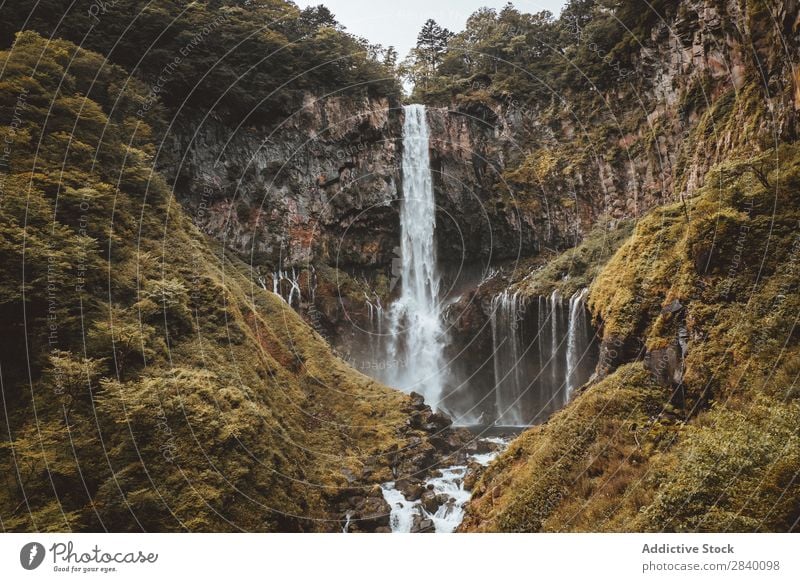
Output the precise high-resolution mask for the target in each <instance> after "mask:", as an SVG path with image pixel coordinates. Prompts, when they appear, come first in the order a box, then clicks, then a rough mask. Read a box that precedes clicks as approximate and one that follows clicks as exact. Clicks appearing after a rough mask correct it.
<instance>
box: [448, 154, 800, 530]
mask: <svg viewBox="0 0 800 582" xmlns="http://www.w3.org/2000/svg"><path fill="white" fill-rule="evenodd" d="M753 167H755V168H764V169H766V173H767V178H768V184H762V183H761V181H760V180H758V179H756V173H755V172H754V171H753ZM770 168H778V169H779V170H778V171H776V170H774V169H772V171H770ZM706 184H707V185H706V187H705V188H703V189H702V190H701V191H700V192H698V193H697V195H696V196H695V197H694V198H693V199H692V200H691V201H690V202H689V204H688V205H687V207H686V208H685V209H684V207H683V206H682V205H681V204H675V205H672V206H667V207H664V208H660V209H656V210H655V211H653V212H652V213H651V214H650V215H648V216H647V217H645V218H644V219H643V220H642V221H641V222H640V223H639V224H638V225H637V228H636V231H635V233H634V235H633V237H632V238H631V239H630V240H629V241H628V242H626V243H625V244H624V245H623V246H622V248H621V249H620V250H619V251H618V252H617V253H616V254H615V256H614V257H613V258H612V259H611V260H610V261H609V262H608V264H607V265H606V266H605V268H604V269H603V270H602V272H601V273H600V275H599V277H598V278H597V280H596V281H595V282H594V284H593V286H592V288H591V294H590V303H591V305H592V308H593V310H594V312H595V313H596V314H597V315H598V316H599V317H601V318H602V321H603V324H604V333H605V335H606V337H607V338H610V337H620V338H626V337H629V336H631V335H635V336H637V337H640V338H641V339H642V340H643V341H644V343H645V345H646V346H647V347H648V349H655V348H660V347H663V346H665V345H668V344H669V343H670V342H674V341H675V338H676V335H677V328H678V326H679V325H680V323H681V322H684V323H685V325H686V327H687V328H688V331H689V345H688V355H687V358H686V363H685V375H684V387H685V390H686V396H687V398H686V406H685V407H684V406H682V405H676V404H674V402H675V399H674V398H673V394H672V389H671V388H669V387H663V386H659V385H658V384H656V383H655V382H654V380H653V378H652V377H651V375H650V374H649V372H647V371H645V369H644V367H643V364H642V362H633V363H630V364H627V365H624V366H622V367H620V368H618V369H617V370H616V371H615V372H614V373H613V374H611V375H610V376H609V377H607V378H606V379H604V380H603V381H601V382H599V383H597V384H594V385H592V386H590V387H588V388H587V389H586V390H584V391H583V393H581V394H580V395H579V396H578V397H577V398H576V399H575V401H574V402H573V403H571V404H570V405H569V406H568V407H567V408H566V409H565V410H563V411H562V412H560V413H559V414H557V415H555V417H554V418H553V419H551V420H550V421H549V422H548V423H547V424H546V425H544V426H540V427H536V428H534V429H532V430H529V431H527V432H526V433H524V434H523V435H522V436H521V437H520V438H519V439H518V440H517V441H516V442H515V443H514V445H513V446H512V447H511V448H510V449H509V450H508V451H507V452H506V453H504V454H503V455H502V456H501V457H500V458H499V460H498V462H497V463H495V464H494V465H493V466H492V467H491V468H490V469H489V470H488V471H487V472H486V474H485V475H484V476H483V477H482V478H481V479H480V481H479V482H478V485H477V489H476V494H475V496H474V498H473V502H472V504H471V506H470V508H469V514H468V517H467V520H466V521H465V524H464V529H466V530H482V531H564V530H568V531H596V530H610V531H629V530H633V531H638V530H646V531H649V530H670V531H671V530H701V531H753V530H766V531H786V530H789V529H792V528H795V529H796V528H797V519H798V517H800V509H799V506H798V501H797V500H798V499H800V482H799V480H798V471H800V453H798V451H800V446H798V445H800V425H798V423H797V418H800V403H799V402H798V389H797V387H796V383H797V375H798V372H800V363H799V362H800V358H799V357H798V356H799V355H800V348H798V339H800V338H798V332H797V327H796V325H795V323H796V318H797V314H798V311H800V289H798V287H800V274H799V271H798V264H797V261H798V252H799V249H800V244H799V242H798V238H797V237H798V235H797V226H798V224H800V207H798V198H797V191H798V188H799V187H800V148H798V147H797V146H788V145H784V146H781V147H780V148H779V149H777V150H774V151H770V152H767V153H766V154H763V155H761V156H758V157H752V154H743V155H742V157H741V158H740V159H731V160H729V161H728V162H726V163H725V164H723V165H721V166H719V167H717V168H716V169H715V171H714V172H712V174H711V175H710V176H709V177H708V179H707V180H706ZM766 186H769V188H767V187H766ZM673 300H678V301H680V303H681V304H682V305H683V306H685V315H684V316H682V317H679V316H676V315H669V314H667V313H662V312H661V309H662V307H665V306H667V305H670V304H671V303H672V302H673ZM682 313H684V312H682Z"/></svg>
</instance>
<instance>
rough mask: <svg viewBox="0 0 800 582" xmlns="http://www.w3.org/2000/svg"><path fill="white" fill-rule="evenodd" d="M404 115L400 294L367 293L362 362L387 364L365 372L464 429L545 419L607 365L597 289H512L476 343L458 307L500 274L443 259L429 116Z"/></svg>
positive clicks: (408, 111)
mask: <svg viewBox="0 0 800 582" xmlns="http://www.w3.org/2000/svg"><path fill="white" fill-rule="evenodd" d="M404 110H405V117H404V122H403V154H402V174H403V191H402V197H401V205H400V229H401V233H400V249H399V254H400V257H399V258H400V260H399V262H398V269H397V273H396V274H397V276H398V280H399V289H398V290H397V291H396V298H395V299H394V301H392V303H391V304H390V305H388V306H384V305H381V303H380V300H379V299H378V298H377V297H370V296H366V295H365V298H364V301H365V305H366V309H367V312H368V314H369V325H370V326H371V330H368V333H369V336H370V337H369V341H367V342H366V343H365V352H366V353H364V354H363V356H364V358H362V361H363V360H364V359H368V360H371V361H373V362H377V363H380V365H375V366H374V368H372V369H370V368H366V369H364V370H363V371H364V372H366V373H367V374H370V375H372V376H374V377H376V378H377V379H379V380H381V381H383V382H384V383H386V384H388V385H390V386H394V387H396V388H399V389H401V390H404V391H406V392H412V391H413V392H417V393H419V394H421V395H422V396H423V397H424V398H425V402H426V403H427V404H429V405H430V406H431V407H432V408H435V409H439V410H443V411H445V412H447V413H448V414H449V415H450V416H451V417H452V418H453V420H454V422H455V424H457V425H460V426H475V427H487V426H509V427H521V426H529V425H532V424H537V423H540V422H544V421H545V420H547V418H548V417H549V416H550V415H551V414H552V413H553V412H555V411H557V410H559V409H560V408H562V407H563V406H564V404H566V402H567V401H568V400H569V398H570V397H571V396H572V395H573V394H574V391H575V389H576V388H578V387H579V386H581V385H582V384H584V383H585V382H586V381H587V380H588V379H589V378H590V376H591V374H592V373H593V371H594V368H595V365H596V363H597V357H598V348H597V344H596V341H595V337H594V336H595V330H594V329H593V328H592V326H591V321H590V317H589V314H588V311H587V309H586V296H587V290H585V289H581V290H579V291H578V292H576V293H575V294H574V295H572V296H571V297H561V296H560V295H559V294H558V293H553V294H551V295H550V296H547V297H537V296H533V297H526V296H525V295H523V294H522V293H519V292H513V291H509V290H506V291H502V292H499V293H497V294H495V295H494V296H493V298H492V299H491V303H490V305H488V306H485V307H484V311H485V312H486V325H483V326H482V327H481V329H480V330H479V331H478V332H473V336H472V337H465V334H463V333H460V332H458V331H457V330H458V327H459V325H458V318H459V317H460V315H461V314H460V313H458V311H457V309H458V305H456V304H455V303H456V302H457V300H458V299H459V297H460V296H461V295H462V294H467V293H469V291H470V290H474V289H475V287H476V286H477V285H479V284H480V283H481V280H482V279H483V280H484V281H485V279H486V278H487V271H489V270H490V269H489V267H488V266H479V265H459V266H458V267H457V268H455V269H454V267H453V265H440V264H439V263H438V262H437V256H436V202H435V198H434V181H433V175H432V172H431V167H430V153H429V147H430V146H429V144H430V135H429V127H428V123H427V119H426V111H425V107H424V106H423V105H408V106H406V107H405V108H404ZM454 270H455V271H457V274H455V275H454V273H453V271H454Z"/></svg>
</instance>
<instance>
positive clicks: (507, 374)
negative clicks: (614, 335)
mask: <svg viewBox="0 0 800 582" xmlns="http://www.w3.org/2000/svg"><path fill="white" fill-rule="evenodd" d="M587 296H588V290H586V289H581V290H579V291H577V292H576V293H574V294H573V295H572V296H571V297H570V298H569V301H567V300H566V298H562V296H561V295H560V294H559V293H558V292H553V293H552V294H550V295H547V296H543V295H540V296H538V297H535V298H530V299H527V298H525V297H524V296H522V294H520V293H512V292H509V291H508V290H506V291H503V292H501V293H498V294H497V295H495V296H494V297H493V298H492V302H491V314H490V316H489V323H490V327H491V333H492V338H491V339H492V350H493V354H492V364H493V366H494V368H493V372H494V390H495V394H494V396H495V412H496V414H495V424H498V425H505V426H520V425H527V424H532V423H537V422H543V421H544V420H546V419H547V418H548V417H549V416H550V415H551V414H552V413H553V412H555V411H556V410H558V409H559V408H561V407H562V406H564V404H566V402H567V401H568V400H569V398H570V396H571V395H572V393H573V392H574V390H575V389H576V388H578V387H579V386H581V385H582V384H583V383H584V382H586V381H587V380H588V379H589V377H590V376H591V374H592V371H593V369H594V366H595V365H596V363H597V355H598V354H597V351H598V350H597V345H596V343H595V341H594V338H593V335H594V332H593V330H592V327H591V323H590V321H589V316H588V312H587V310H586V298H587ZM533 310H536V311H535V312H534V311H533Z"/></svg>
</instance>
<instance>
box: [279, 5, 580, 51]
mask: <svg viewBox="0 0 800 582" xmlns="http://www.w3.org/2000/svg"><path fill="white" fill-rule="evenodd" d="M295 3H296V4H297V5H298V6H300V7H301V8H305V7H306V6H316V5H318V4H324V5H325V6H327V7H328V8H329V9H330V10H331V12H333V13H334V14H335V15H336V19H337V20H338V21H339V22H340V23H341V24H343V25H344V26H345V27H346V28H347V30H348V31H349V32H351V33H352V34H355V35H357V36H363V37H364V38H366V39H368V40H369V41H370V42H372V43H379V44H382V45H383V46H390V45H391V46H394V47H395V48H396V49H397V52H398V54H399V55H400V58H401V59H402V58H403V57H405V56H406V55H407V54H408V51H409V50H411V48H412V47H413V46H414V45H416V43H417V34H418V33H419V30H420V28H422V25H423V24H424V23H425V21H426V20H427V19H428V18H433V19H434V20H435V21H436V22H438V23H439V24H440V25H441V26H444V27H446V28H449V29H450V30H451V31H453V32H460V31H461V30H463V29H464V25H465V24H466V22H467V18H468V17H469V15H470V14H472V13H473V12H475V10H477V9H478V8H481V7H483V6H486V7H489V8H497V9H500V8H502V7H503V6H505V5H506V4H507V3H508V0H295ZM513 4H514V6H516V8H517V9H518V10H519V11H520V12H530V13H533V12H540V11H542V10H549V11H550V12H552V13H553V14H554V15H555V16H558V14H559V13H560V12H561V8H562V6H564V4H566V0H516V1H514V2H513Z"/></svg>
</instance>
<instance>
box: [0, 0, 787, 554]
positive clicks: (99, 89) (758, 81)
mask: <svg viewBox="0 0 800 582" xmlns="http://www.w3.org/2000/svg"><path fill="white" fill-rule="evenodd" d="M93 6H94V7H95V8H93ZM304 6H305V5H304V4H302V3H300V4H295V3H293V2H288V1H286V0H260V1H259V2H240V1H235V0H214V1H213V2H212V1H211V0H208V1H206V0H199V1H194V2H183V1H168V0H148V1H147V2H145V1H144V0H119V1H118V2H116V3H114V6H113V8H114V9H113V10H112V9H111V8H112V7H108V8H109V9H107V10H104V11H102V12H98V11H97V8H96V4H94V3H93V2H89V1H85V0H76V1H75V2H71V3H64V2H57V1H56V0H38V1H34V0H17V1H16V2H14V3H13V6H10V5H8V4H5V5H3V6H0V14H2V18H0V43H2V47H0V50H1V51H2V54H1V55H0V61H1V62H2V63H4V64H3V68H2V70H0V123H1V124H2V125H0V141H2V143H3V144H5V145H4V146H3V148H2V151H0V202H1V203H0V254H2V258H3V260H2V261H0V270H1V271H2V277H0V285H2V287H0V331H2V334H0V380H2V398H3V407H2V413H0V416H2V419H1V420H2V422H0V426H2V427H3V428H2V430H0V451H1V454H0V468H1V469H2V472H3V474H4V476H5V482H4V485H3V486H2V488H0V529H2V530H3V531H13V532H44V531H48V532H51V531H52V532H60V531H64V532H100V531H107V532H138V531H148V532H173V531H191V532H195V531H198V532H235V531H247V532H326V533H340V532H344V533H373V532H383V533H389V532H413V533H432V532H667V531H668V532H790V531H797V530H798V527H800V421H799V420H798V419H800V390H798V378H800V376H798V374H799V373H800V332H798V327H797V325H796V322H797V316H798V314H800V204H799V201H800V195H799V192H800V145H798V129H799V127H798V123H799V122H798V119H799V117H798V116H799V115H800V3H798V1H797V0H674V1H673V0H669V1H668V0H657V1H650V2H644V1H642V0H613V1H612V0H567V1H565V2H564V3H563V7H562V10H561V13H560V14H559V15H554V14H551V13H549V12H547V11H543V12H539V13H536V14H529V13H526V12H524V11H522V10H520V9H518V8H516V7H514V6H513V5H512V4H509V5H507V6H505V7H504V8H500V9H490V8H484V9H480V10H478V11H476V12H475V13H474V14H472V15H471V16H469V18H466V20H465V22H464V25H463V30H454V31H449V30H447V29H446V28H443V27H442V26H440V25H439V24H437V23H436V22H435V21H434V20H433V19H430V20H428V21H427V22H426V23H425V25H424V27H423V28H422V30H421V31H420V32H419V36H418V39H417V44H416V45H415V46H414V47H413V48H412V50H411V52H410V53H409V55H408V56H407V57H405V55H401V56H400V57H398V55H397V51H396V50H395V49H394V48H393V47H386V46H381V45H377V44H374V42H370V41H367V40H365V39H363V38H360V37H358V36H356V35H354V34H352V33H350V32H349V31H348V30H347V29H346V28H345V25H346V23H345V24H343V23H340V22H338V21H337V20H336V18H335V16H334V15H333V13H332V12H331V11H330V10H329V9H328V8H326V7H325V6H316V7H314V6H309V7H304ZM134 15H135V17H134ZM402 57H405V58H402ZM337 539H338V538H337ZM343 539H350V538H343ZM392 539H393V540H394V539H395V538H392ZM436 539H439V538H436Z"/></svg>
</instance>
